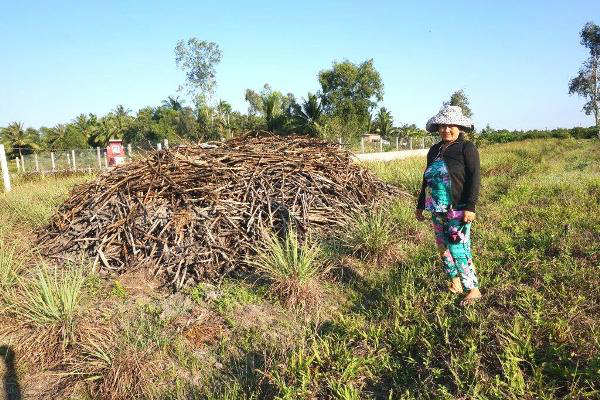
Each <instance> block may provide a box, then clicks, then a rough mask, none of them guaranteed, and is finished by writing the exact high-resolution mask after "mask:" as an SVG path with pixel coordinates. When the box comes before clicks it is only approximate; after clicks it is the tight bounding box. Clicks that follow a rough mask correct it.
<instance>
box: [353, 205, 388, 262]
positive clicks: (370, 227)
mask: <svg viewBox="0 0 600 400" xmlns="http://www.w3.org/2000/svg"><path fill="white" fill-rule="evenodd" d="M393 233H394V226H393V223H392V222H391V219H390V218H389V216H388V215H387V214H385V213H383V212H371V213H368V214H366V215H360V214H359V215H357V216H356V219H355V220H354V221H353V223H351V224H350V225H349V226H348V227H347V228H346V231H345V232H344V236H342V238H341V241H342V245H343V247H344V248H345V249H346V251H347V252H349V253H350V254H352V255H354V256H356V257H358V258H360V259H361V260H367V259H370V258H379V257H383V256H384V255H385V253H386V250H387V249H388V248H389V246H390V244H391V243H392V241H393V238H394V237H393Z"/></svg>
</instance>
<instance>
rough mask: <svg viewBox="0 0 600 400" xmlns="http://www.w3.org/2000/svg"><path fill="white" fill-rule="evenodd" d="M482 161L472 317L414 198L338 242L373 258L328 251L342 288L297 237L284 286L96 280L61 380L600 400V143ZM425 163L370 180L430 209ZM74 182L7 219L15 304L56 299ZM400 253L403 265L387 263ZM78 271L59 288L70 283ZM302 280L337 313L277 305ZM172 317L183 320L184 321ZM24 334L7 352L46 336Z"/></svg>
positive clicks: (485, 152) (283, 263)
mask: <svg viewBox="0 0 600 400" xmlns="http://www.w3.org/2000/svg"><path fill="white" fill-rule="evenodd" d="M480 153H481V161H482V179H483V181H482V190H481V196H480V201H479V204H478V208H477V220H476V221H475V223H474V225H473V233H472V241H473V253H474V257H475V259H474V261H475V265H476V268H477V273H478V277H479V280H480V283H481V287H482V293H483V299H482V300H481V301H480V302H479V303H478V304H477V305H475V306H473V307H469V308H466V309H465V308H462V307H460V305H459V301H460V297H457V296H455V295H453V294H451V293H448V292H447V291H446V290H445V280H446V278H445V276H444V273H443V271H442V269H441V267H440V265H439V261H438V255H437V251H436V248H435V244H434V240H433V236H432V233H431V230H430V226H429V224H428V223H419V222H417V221H416V220H415V219H414V207H415V201H414V199H400V200H398V201H397V202H396V203H394V204H390V205H389V206H388V207H387V209H384V210H378V211H377V212H374V213H373V214H372V215H371V216H370V217H368V218H365V220H364V221H361V220H357V221H356V223H355V224H354V225H352V226H351V227H348V231H347V232H346V231H344V233H343V234H341V235H339V236H342V237H341V238H338V241H333V242H334V244H336V243H338V242H339V241H340V240H339V239H344V240H345V241H347V242H348V243H353V244H352V246H353V250H354V248H360V247H361V246H362V247H364V249H365V250H363V251H366V253H363V252H360V253H359V252H357V253H356V254H354V255H351V254H350V255H349V254H348V251H347V249H346V250H345V249H344V248H341V247H344V246H341V247H339V246H337V244H336V245H333V246H328V247H326V248H324V249H321V250H320V251H321V252H322V251H326V252H327V257H326V258H327V260H328V261H327V262H328V263H337V264H339V265H342V266H343V267H344V276H343V279H331V278H332V277H334V274H333V272H332V273H330V274H326V275H322V274H321V271H322V270H323V269H324V267H323V262H324V261H323V259H324V258H325V257H322V254H321V255H319V256H318V257H317V255H316V250H315V253H314V254H313V253H312V249H313V247H312V245H311V244H301V243H300V241H299V240H298V239H297V238H291V237H289V236H288V238H286V239H285V240H281V239H275V238H271V241H270V242H269V240H267V242H266V243H268V244H269V246H267V247H266V248H265V249H264V251H263V253H261V254H262V256H261V257H262V258H260V257H259V258H257V259H256V260H255V262H257V263H261V264H262V265H267V266H268V267H267V268H265V269H263V270H262V271H263V273H264V274H265V278H266V279H265V281H266V282H267V283H265V282H263V281H262V280H261V281H258V282H249V281H240V280H237V279H227V280H225V281H223V282H222V283H220V284H216V283H212V284H209V283H202V284H199V285H197V286H196V287H194V288H192V289H190V290H189V291H188V292H187V293H184V294H179V295H177V297H172V295H170V294H168V293H165V292H163V291H156V292H153V293H149V294H144V295H142V294H140V293H138V291H137V289H136V288H135V287H133V286H130V285H129V283H128V282H127V281H126V280H123V279H121V278H119V277H110V279H100V278H94V279H96V280H95V281H93V284H92V283H90V282H91V280H90V279H87V280H85V281H84V284H83V286H81V295H80V296H81V297H78V298H79V299H80V300H81V302H80V303H78V304H79V305H78V306H75V308H74V314H73V315H78V316H79V317H77V318H75V319H74V321H75V322H74V324H75V327H74V329H73V332H74V336H73V337H74V340H73V341H72V343H70V344H69V346H67V349H66V351H65V353H64V354H61V355H60V357H61V358H60V361H61V362H60V363H58V364H56V363H55V364H54V371H55V372H56V371H60V372H61V373H65V374H70V375H68V376H69V377H70V379H72V380H71V381H69V384H68V385H67V387H69V388H71V389H73V388H74V387H75V383H76V382H79V385H83V387H84V390H83V392H82V393H83V394H81V396H80V397H81V398H85V395H86V394H87V396H88V397H89V398H115V399H118V398H127V395H128V393H129V396H130V398H131V396H134V397H135V396H137V397H139V398H158V399H165V400H166V399H184V398H198V399H217V398H222V399H259V398H260V399H276V398H277V399H296V398H300V399H312V398H319V399H320V398H323V399H406V400H408V399H430V398H431V399H434V398H435V399H465V398H469V399H497V398H515V399H516V398H518V399H560V398H572V399H579V398H590V399H591V398H600V385H599V384H598V382H600V318H599V317H598V316H599V315H600V275H599V274H598V270H599V268H600V230H599V229H598V226H600V204H599V203H600V202H598V198H600V143H598V141H595V140H572V139H564V140H558V139H549V140H532V141H524V142H515V143H507V144H502V145H489V146H486V147H485V148H483V149H481V151H480ZM423 162H424V161H423V159H412V160H402V161H396V162H389V163H374V164H366V165H367V166H368V168H371V169H372V170H373V171H374V172H375V173H376V174H378V175H379V176H381V177H382V179H384V180H386V181H388V182H390V183H392V184H394V185H397V186H399V187H400V188H402V189H403V190H405V191H407V192H409V193H411V194H413V195H416V194H417V193H418V190H419V188H420V183H421V174H422V171H423V167H424V165H423ZM74 183H75V182H73V181H70V180H66V181H59V180H48V181H42V182H36V183H26V184H24V185H25V186H24V187H23V186H22V187H17V189H16V190H15V191H14V192H12V193H11V194H9V195H2V196H3V197H0V205H7V204H10V205H12V206H11V207H12V208H8V207H0V221H1V222H0V225H1V226H0V244H1V246H0V268H2V269H0V277H3V278H2V279H3V282H6V283H3V285H4V286H3V288H4V289H3V291H4V296H3V299H13V301H14V299H15V298H23V299H24V298H26V297H24V296H26V293H27V291H26V289H25V288H26V287H29V288H38V289H36V290H37V292H34V293H42V292H43V290H42V289H40V288H42V287H44V285H42V284H41V282H42V281H41V280H40V276H39V275H36V273H30V272H28V271H32V270H33V271H35V265H37V264H36V263H34V264H33V266H34V267H33V268H32V267H29V266H28V261H29V260H30V258H31V257H30V255H29V254H26V253H25V252H24V249H27V248H28V247H31V246H30V242H28V240H29V238H30V237H31V231H30V229H31V228H33V227H35V226H39V224H41V223H43V222H44V221H45V220H46V219H47V218H48V216H49V215H50V213H51V211H52V210H53V209H55V207H56V205H57V204H59V202H60V198H61V196H64V194H65V193H66V192H67V190H68V187H69V186H70V185H72V184H74ZM25 189H27V190H25ZM44 193H54V195H55V196H56V197H52V199H51V200H50V199H48V198H47V196H45V195H44ZM16 210H24V211H23V212H15V211H16ZM33 210H37V211H33ZM359 227H360V229H359ZM352 232H353V233H352ZM345 235H347V236H345ZM353 235H354V237H353ZM16 237H18V238H19V239H18V240H15V238H16ZM305 243H306V242H305ZM342 244H343V243H342ZM336 246H337V247H336ZM392 247H393V248H394V249H395V251H396V254H395V257H393V258H384V259H381V257H377V256H373V255H374V254H378V253H379V254H380V253H381V252H386V251H387V250H388V249H389V248H392ZM315 249H316V248H315ZM367 253H368V254H370V255H369V256H363V255H364V254H367ZM25 267H27V268H25ZM6 271H9V272H6ZM10 271H12V272H10ZM48 271H49V272H47V273H48V274H49V276H47V277H46V278H44V279H45V282H46V283H45V285H46V287H48V288H50V287H53V285H54V283H53V282H54V275H52V274H53V272H52V271H53V270H52V269H50V270H48ZM62 273H66V272H60V273H59V274H58V275H56V282H57V285H58V286H60V285H61V284H62V283H61V282H66V281H68V280H63V278H62V275H61V274H62ZM4 277H9V278H4ZM300 277H302V278H300ZM17 278H18V281H20V282H22V283H23V284H25V283H27V285H22V284H17V282H18V281H17ZM290 280H295V282H296V283H294V285H298V282H313V283H311V285H312V284H315V285H319V286H322V287H325V288H326V290H322V291H320V292H319V294H318V295H319V296H322V297H324V298H325V300H326V301H327V302H328V304H333V306H330V307H329V308H323V307H321V308H311V307H290V306H289V304H286V302H285V301H280V298H281V297H280V295H278V296H275V297H273V296H270V293H272V291H273V290H276V293H280V294H282V295H283V296H284V298H285V294H286V293H288V292H287V291H288V290H289V289H286V288H287V287H288V286H286V285H288V284H289V282H290ZM117 282H118V284H117ZM66 287H69V285H66V286H65V288H66ZM280 288H283V289H280ZM30 290H33V289H30ZM294 290H295V289H294ZM47 291H49V292H52V290H50V289H48V290H47ZM34 298H35V296H34ZM56 299H58V297H56ZM169 299H170V300H169ZM3 301H5V300H3ZM169 302H170V303H169ZM188 302H189V304H191V305H188ZM66 303H68V301H67V302H66ZM31 304H35V302H31ZM40 304H45V303H40ZM53 304H57V303H56V302H55V303H53ZM169 304H181V305H182V306H181V309H182V310H181V311H177V313H167V312H166V311H167V309H168V308H169V307H170V306H169ZM44 307H45V306H44ZM67 308H68V307H67ZM171 308H172V307H171ZM50 309H52V307H50ZM77 310H79V312H78V311H77ZM66 314H68V313H66ZM5 315H6V314H5ZM11 315H13V314H11ZM44 318H45V317H44ZM24 320H25V319H24ZM58 320H59V321H60V320H61V319H58ZM4 321H5V320H4V319H3V322H4ZM9 322H10V321H9ZM12 323H13V324H15V329H14V331H13V332H12V333H11V336H10V340H8V339H9V338H8V337H6V338H3V336H2V334H0V341H2V343H0V346H1V345H5V344H7V343H16V344H18V343H19V341H23V340H24V339H26V338H27V337H29V335H31V333H32V332H33V330H32V329H31V327H29V326H22V325H19V324H16V323H15V321H12ZM54 325H56V324H53V326H54ZM2 326H4V325H2ZM0 331H1V329H0ZM190 338H194V340H190ZM43 343H44V345H45V346H47V343H53V342H52V341H46V342H43ZM38 348H39V346H38ZM15 350H16V353H17V354H16V356H17V358H16V364H17V367H18V368H20V371H22V373H20V374H19V376H20V377H21V379H22V380H23V382H21V386H22V387H23V388H24V390H27V388H28V387H30V386H31V383H30V382H28V381H27V378H28V377H29V376H31V377H35V376H37V375H36V374H37V373H40V372H41V371H42V372H43V371H44V367H43V365H40V364H38V363H36V361H35V357H34V356H35V354H34V353H35V352H32V353H26V352H25V353H24V352H23V351H22V349H21V348H20V347H18V346H15ZM38 351H39V350H38ZM132 393H133V394H134V395H132ZM53 397H54V398H70V397H72V398H76V397H75V396H74V395H73V394H72V393H66V394H65V393H63V394H61V395H56V396H53Z"/></svg>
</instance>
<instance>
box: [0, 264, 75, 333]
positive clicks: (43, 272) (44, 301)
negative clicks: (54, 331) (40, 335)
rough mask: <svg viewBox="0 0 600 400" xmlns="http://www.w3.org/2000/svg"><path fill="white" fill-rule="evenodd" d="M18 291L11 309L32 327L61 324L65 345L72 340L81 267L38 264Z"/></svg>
mask: <svg viewBox="0 0 600 400" xmlns="http://www.w3.org/2000/svg"><path fill="white" fill-rule="evenodd" d="M19 283H20V286H21V291H20V294H19V295H18V296H17V297H16V301H14V303H13V304H12V307H11V310H12V311H13V312H14V314H15V315H16V316H17V317H18V318H19V319H20V320H21V321H24V322H26V323H29V324H31V325H33V326H51V325H57V326H59V327H60V330H61V333H62V337H63V341H64V344H65V345H66V344H67V343H68V342H69V341H72V340H73V336H72V335H73V330H74V326H75V319H76V317H77V316H78V313H79V311H80V307H79V306H80V303H81V297H82V290H83V287H84V283H85V276H84V273H83V271H82V267H71V268H63V269H58V268H49V267H46V266H44V265H42V266H40V267H38V269H37V273H36V275H35V277H34V278H33V279H25V280H24V279H20V280H19Z"/></svg>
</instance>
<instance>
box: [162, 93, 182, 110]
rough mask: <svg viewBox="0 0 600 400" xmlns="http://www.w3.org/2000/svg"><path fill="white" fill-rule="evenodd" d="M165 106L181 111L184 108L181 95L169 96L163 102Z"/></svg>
mask: <svg viewBox="0 0 600 400" xmlns="http://www.w3.org/2000/svg"><path fill="white" fill-rule="evenodd" d="M162 105H163V107H167V108H171V109H173V110H175V111H180V110H181V109H182V108H183V101H181V100H179V97H171V96H169V97H167V98H166V99H165V100H163V102H162Z"/></svg>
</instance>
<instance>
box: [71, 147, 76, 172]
mask: <svg viewBox="0 0 600 400" xmlns="http://www.w3.org/2000/svg"><path fill="white" fill-rule="evenodd" d="M71 156H72V158H73V171H77V165H75V150H71Z"/></svg>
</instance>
